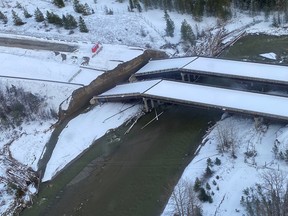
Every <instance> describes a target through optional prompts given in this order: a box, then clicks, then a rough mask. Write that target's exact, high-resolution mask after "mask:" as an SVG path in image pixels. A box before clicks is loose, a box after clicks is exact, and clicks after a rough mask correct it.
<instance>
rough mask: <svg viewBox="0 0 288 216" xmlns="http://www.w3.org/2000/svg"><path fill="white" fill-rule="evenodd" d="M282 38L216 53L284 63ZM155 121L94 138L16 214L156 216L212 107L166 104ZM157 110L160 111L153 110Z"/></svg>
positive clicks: (253, 39)
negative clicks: (271, 55) (273, 56)
mask: <svg viewBox="0 0 288 216" xmlns="http://www.w3.org/2000/svg"><path fill="white" fill-rule="evenodd" d="M287 41H288V40H287V37H270V36H248V37H245V38H243V39H241V40H239V41H238V42H237V43H236V44H235V45H234V46H233V47H231V48H230V49H228V50H226V51H225V52H224V53H222V55H221V57H223V58H231V59H247V60H250V61H262V60H265V61H267V59H263V58H262V57H260V56H259V54H262V53H268V52H274V53H276V54H277V55H278V59H277V60H268V61H269V62H271V63H274V62H279V61H281V62H282V63H287V43H288V42H287ZM162 109H163V111H164V113H163V115H161V116H160V118H159V120H158V121H154V122H153V123H151V124H150V125H148V126H147V127H145V128H144V129H141V128H142V127H143V126H144V125H146V123H147V122H149V121H150V120H151V119H152V118H154V117H155V113H154V112H152V113H149V114H147V115H145V116H143V117H142V118H141V119H140V120H139V122H138V123H137V124H136V125H135V126H134V127H133V128H132V130H131V131H130V133H129V134H127V135H124V133H125V131H126V130H127V128H128V127H129V126H122V127H120V128H118V129H116V130H115V131H113V132H111V133H109V134H107V135H106V136H104V137H102V138H101V139H99V140H97V141H96V142H95V143H94V145H93V146H92V147H91V148H90V149H89V150H88V151H87V152H86V153H84V154H83V155H82V156H81V157H80V158H79V159H78V160H77V161H75V162H74V163H72V164H71V165H70V166H69V167H68V168H66V169H65V170H64V171H63V172H62V173H60V174H59V175H58V176H57V177H56V178H55V179H53V180H52V181H51V182H48V183H43V184H41V186H40V190H39V194H38V195H37V197H36V198H35V200H34V205H33V207H32V208H29V209H26V210H25V211H23V213H22V214H21V215H27V216H33V215H35V216H36V215H37V216H38V215H41V216H42V215H47V216H49V215H51V216H57V215H84V216H90V215H97V216H102V215H103V216H115V215H117V216H122V215H123V216H124V215H125V216H135V215H137V216H146V215H147V216H154V215H155V216H156V215H159V214H160V213H161V211H162V210H163V208H164V206H165V204H166V202H167V200H168V198H169V196H170V193H171V189H172V188H173V185H174V184H175V183H176V182H177V180H178V179H179V177H180V175H181V173H182V172H183V170H184V168H185V167H186V166H187V164H188V163H189V162H190V161H191V159H192V158H193V153H194V151H195V149H196V148H197V147H198V145H199V143H200V142H201V139H202V136H203V135H204V134H205V130H206V129H207V128H208V127H209V125H208V122H210V124H211V122H212V123H214V122H215V121H217V120H218V119H219V118H220V116H221V113H220V112H217V111H214V110H207V109H197V108H191V107H183V106H167V107H165V108H162ZM157 111H158V113H159V112H161V111H162V110H160V108H158V110H157Z"/></svg>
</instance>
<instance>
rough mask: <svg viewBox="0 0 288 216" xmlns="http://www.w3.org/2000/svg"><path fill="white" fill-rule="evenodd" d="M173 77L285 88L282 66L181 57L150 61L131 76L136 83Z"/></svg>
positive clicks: (286, 73) (285, 72) (285, 73)
mask: <svg viewBox="0 0 288 216" xmlns="http://www.w3.org/2000/svg"><path fill="white" fill-rule="evenodd" d="M175 74H177V75H178V76H179V77H180V75H181V76H182V77H180V79H182V80H183V81H190V79H191V80H192V78H191V76H192V77H193V76H197V75H200V76H201V75H202V76H212V77H223V78H232V79H238V80H246V81H257V82H264V83H270V84H281V85H288V67H287V66H284V65H283V66H282V65H274V64H266V63H264V64H263V63H253V62H245V61H235V60H227V59H219V58H210V57H197V56H193V57H184V58H173V59H164V60H152V61H150V62H149V63H148V64H146V65H145V66H144V67H142V68H141V69H140V70H139V71H137V72H136V73H135V74H134V76H135V78H136V79H138V80H141V79H148V78H154V79H155V78H163V77H164V78H168V76H169V75H175Z"/></svg>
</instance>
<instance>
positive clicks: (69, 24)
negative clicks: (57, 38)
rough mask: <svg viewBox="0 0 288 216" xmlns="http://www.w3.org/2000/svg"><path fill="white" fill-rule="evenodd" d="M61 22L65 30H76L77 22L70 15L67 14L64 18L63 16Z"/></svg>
mask: <svg viewBox="0 0 288 216" xmlns="http://www.w3.org/2000/svg"><path fill="white" fill-rule="evenodd" d="M62 21H63V26H64V28H65V29H75V28H77V21H76V20H75V18H74V17H73V16H72V15H71V14H67V15H66V16H64V15H63V18H62Z"/></svg>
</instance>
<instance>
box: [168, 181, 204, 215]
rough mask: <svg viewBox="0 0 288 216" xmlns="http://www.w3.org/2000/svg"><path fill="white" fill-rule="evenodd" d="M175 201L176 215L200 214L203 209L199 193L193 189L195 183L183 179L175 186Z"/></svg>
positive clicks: (173, 195)
mask: <svg viewBox="0 0 288 216" xmlns="http://www.w3.org/2000/svg"><path fill="white" fill-rule="evenodd" d="M171 198H172V200H173V202H174V205H175V206H174V215H177V216H192V215H193V216H200V215H202V209H201V205H200V201H199V199H198V197H197V193H195V191H194V190H193V185H192V184H191V183H189V182H187V181H185V180H181V181H180V182H179V183H178V184H177V185H176V187H175V188H174V190H173V192H172V196H171Z"/></svg>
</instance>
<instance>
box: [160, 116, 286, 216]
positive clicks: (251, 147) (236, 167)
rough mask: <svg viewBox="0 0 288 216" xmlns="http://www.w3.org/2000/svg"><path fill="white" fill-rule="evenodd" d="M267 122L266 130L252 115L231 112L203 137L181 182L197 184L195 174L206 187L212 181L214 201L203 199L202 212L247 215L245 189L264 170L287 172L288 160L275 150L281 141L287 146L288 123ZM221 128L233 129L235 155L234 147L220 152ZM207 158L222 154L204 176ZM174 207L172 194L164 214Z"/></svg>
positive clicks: (171, 213)
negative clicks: (207, 176) (233, 155)
mask: <svg viewBox="0 0 288 216" xmlns="http://www.w3.org/2000/svg"><path fill="white" fill-rule="evenodd" d="M267 126H268V128H267V130H264V131H261V130H256V128H255V125H254V121H253V120H252V119H245V118H241V117H237V116H235V117H233V116H232V117H228V118H225V119H224V120H222V121H219V122H217V124H216V125H215V127H214V128H213V129H212V131H211V132H210V133H208V136H207V137H205V138H204V139H203V142H202V143H203V145H202V147H201V150H200V151H199V153H198V154H197V155H196V156H195V158H194V159H193V161H192V162H191V163H190V164H189V165H188V167H187V168H186V169H185V171H184V173H183V175H182V177H181V179H180V181H179V183H178V184H179V185H181V182H183V181H188V182H190V183H191V184H192V185H194V182H195V179H196V178H199V179H204V180H203V181H202V185H203V187H205V184H206V183H209V185H210V186H211V189H210V190H209V193H210V194H214V195H212V198H213V203H208V202H205V203H202V208H203V215H207V216H210V215H211V216H212V215H221V216H222V215H227V216H228V215H245V211H244V208H243V206H241V205H240V200H241V196H242V195H243V190H244V189H246V188H247V187H251V186H254V185H255V183H259V182H261V177H260V174H261V173H263V172H265V171H267V170H280V171H282V172H283V173H284V175H285V176H287V175H288V167H287V163H286V162H284V161H280V160H277V159H275V155H274V153H273V151H272V149H273V146H274V144H275V143H276V142H278V141H279V143H278V145H279V147H280V148H281V149H286V148H287V142H286V141H287V137H288V134H287V127H285V125H283V124H271V125H267ZM219 128H222V129H223V128H226V129H227V128H228V130H232V133H233V134H231V135H233V136H234V137H233V139H234V141H235V143H236V148H235V156H236V157H232V153H231V151H230V152H226V153H223V154H222V153H220V152H219V139H218V138H219ZM284 137H285V138H284ZM276 140H278V141H276ZM204 143H205V144H204ZM250 152H251V153H252V152H253V155H250V154H249V153H250ZM208 158H210V159H211V160H212V161H213V162H214V161H215V159H216V158H219V159H220V160H221V165H215V164H214V165H213V166H212V167H211V169H212V171H213V174H212V176H211V177H209V178H206V179H205V178H203V176H204V175H205V174H204V173H205V169H206V167H207V159H208ZM213 181H214V182H215V183H213ZM176 187H177V186H176ZM174 211H175V202H174V201H173V199H172V198H170V200H169V202H168V205H167V206H166V208H165V210H164V212H163V214H162V216H166V215H167V216H168V215H169V216H170V215H173V212H174Z"/></svg>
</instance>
